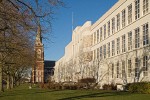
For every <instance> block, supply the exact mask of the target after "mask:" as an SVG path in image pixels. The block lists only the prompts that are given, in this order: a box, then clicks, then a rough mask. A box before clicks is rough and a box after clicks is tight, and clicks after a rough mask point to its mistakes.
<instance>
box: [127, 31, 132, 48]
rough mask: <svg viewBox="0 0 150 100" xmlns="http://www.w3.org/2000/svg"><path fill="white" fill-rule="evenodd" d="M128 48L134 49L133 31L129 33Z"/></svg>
mask: <svg viewBox="0 0 150 100" xmlns="http://www.w3.org/2000/svg"><path fill="white" fill-rule="evenodd" d="M128 50H132V32H129V33H128Z"/></svg>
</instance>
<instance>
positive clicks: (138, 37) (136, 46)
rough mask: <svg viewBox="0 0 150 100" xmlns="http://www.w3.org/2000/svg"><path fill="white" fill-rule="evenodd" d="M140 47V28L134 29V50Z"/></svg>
mask: <svg viewBox="0 0 150 100" xmlns="http://www.w3.org/2000/svg"><path fill="white" fill-rule="evenodd" d="M139 47H140V28H136V29H135V48H139Z"/></svg>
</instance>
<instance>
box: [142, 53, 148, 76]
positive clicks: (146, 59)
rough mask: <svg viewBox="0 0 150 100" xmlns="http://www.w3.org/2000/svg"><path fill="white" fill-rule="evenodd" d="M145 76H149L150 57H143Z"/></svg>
mask: <svg viewBox="0 0 150 100" xmlns="http://www.w3.org/2000/svg"><path fill="white" fill-rule="evenodd" d="M143 76H148V57H147V56H144V57H143Z"/></svg>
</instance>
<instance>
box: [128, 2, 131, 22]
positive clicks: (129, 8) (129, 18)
mask: <svg viewBox="0 0 150 100" xmlns="http://www.w3.org/2000/svg"><path fill="white" fill-rule="evenodd" d="M131 22H132V4H130V5H129V6H128V24H130V23H131Z"/></svg>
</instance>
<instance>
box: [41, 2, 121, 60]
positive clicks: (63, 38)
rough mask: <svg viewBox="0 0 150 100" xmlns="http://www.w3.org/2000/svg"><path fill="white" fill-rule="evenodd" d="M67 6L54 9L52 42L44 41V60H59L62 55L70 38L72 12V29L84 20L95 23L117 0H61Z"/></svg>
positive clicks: (80, 24)
mask: <svg viewBox="0 0 150 100" xmlns="http://www.w3.org/2000/svg"><path fill="white" fill-rule="evenodd" d="M63 1H64V2H65V4H66V5H67V7H64V8H59V9H56V10H55V15H54V17H55V19H54V20H53V22H52V33H51V34H52V36H51V37H50V39H51V41H53V43H45V42H44V45H45V50H44V54H45V60H56V61H57V60H59V59H60V58H61V57H62V56H63V55H64V50H65V46H66V45H67V44H68V43H69V42H70V41H71V38H72V12H73V16H74V24H73V26H74V29H75V27H76V26H82V25H83V24H84V23H85V22H86V21H92V23H95V21H97V20H98V19H99V18H100V17H101V16H102V15H103V14H104V13H105V12H107V11H108V10H109V9H110V8H111V7H112V6H113V5H114V4H115V3H116V2H117V1H118V0H63Z"/></svg>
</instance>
